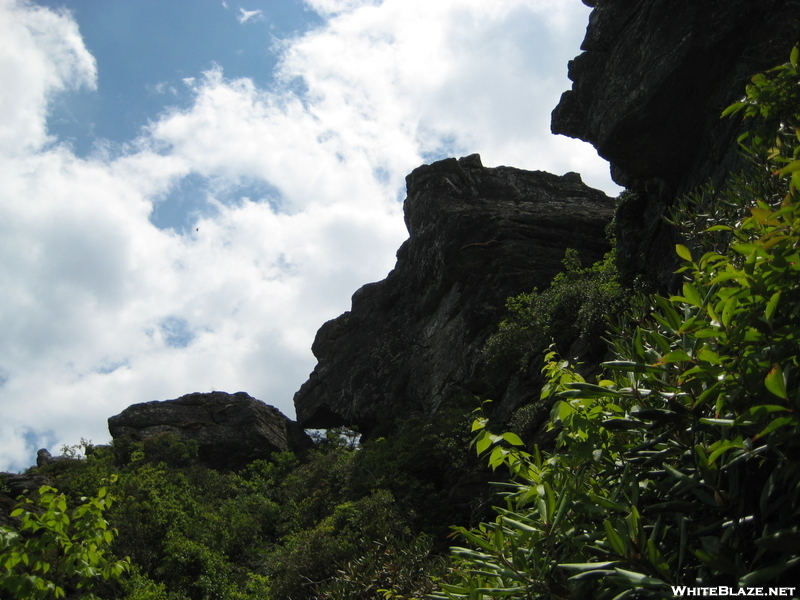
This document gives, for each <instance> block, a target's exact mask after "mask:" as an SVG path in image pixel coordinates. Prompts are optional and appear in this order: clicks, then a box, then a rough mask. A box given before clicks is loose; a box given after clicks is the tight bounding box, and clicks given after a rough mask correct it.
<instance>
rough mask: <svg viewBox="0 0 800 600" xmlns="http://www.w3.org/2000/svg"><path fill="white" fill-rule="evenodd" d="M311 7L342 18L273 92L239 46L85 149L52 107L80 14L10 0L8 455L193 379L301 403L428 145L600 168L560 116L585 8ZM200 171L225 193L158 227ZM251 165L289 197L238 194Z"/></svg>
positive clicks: (97, 427) (66, 77) (95, 433)
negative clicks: (186, 95)
mask: <svg viewBox="0 0 800 600" xmlns="http://www.w3.org/2000/svg"><path fill="white" fill-rule="evenodd" d="M309 4H310V5H311V6H312V7H313V8H314V9H315V10H318V11H319V12H320V14H322V15H323V16H326V17H327V19H328V20H327V22H326V24H325V25H324V26H323V27H321V28H318V29H316V30H313V31H311V32H308V33H306V34H305V35H304V36H303V37H300V38H298V39H294V40H290V41H289V42H287V43H286V44H285V46H284V52H285V54H284V60H283V62H282V64H281V67H280V72H279V78H278V83H277V84H276V86H275V87H274V88H273V89H270V90H265V89H260V88H258V87H257V86H255V85H254V83H253V82H252V81H251V80H249V79H236V80H230V79H226V78H225V76H224V70H223V67H224V65H223V67H215V68H213V69H211V70H210V71H208V72H206V73H204V74H202V75H198V76H197V77H194V78H193V77H187V78H185V79H184V81H185V82H186V84H187V86H189V88H190V90H191V91H192V93H193V94H194V101H193V103H192V105H191V106H189V107H188V108H175V109H173V110H172V111H169V112H166V113H164V114H162V115H159V116H155V117H154V118H153V120H152V122H151V124H150V125H149V126H148V127H147V128H146V129H145V130H143V131H142V134H141V136H140V137H139V138H138V139H136V140H132V141H131V143H130V144H129V145H128V147H127V150H126V152H125V153H124V154H122V155H116V154H114V153H112V152H111V151H106V152H101V151H98V152H97V154H96V155H95V156H93V157H91V158H88V159H80V158H77V157H76V156H75V155H74V154H72V152H71V151H70V150H69V149H68V148H67V147H63V146H59V145H57V144H53V143H51V142H53V140H49V138H48V137H47V132H46V126H45V123H46V116H47V106H48V101H49V100H50V99H51V98H52V96H53V94H54V93H56V92H59V91H63V90H68V89H71V88H74V87H75V86H77V85H84V86H89V87H92V86H94V85H95V83H94V82H95V77H96V68H95V63H94V59H93V58H92V57H91V55H89V53H88V52H87V51H86V49H85V48H84V46H83V44H82V42H81V40H80V36H79V33H78V31H77V27H76V25H75V23H74V22H73V21H72V19H71V18H70V16H69V15H68V14H61V13H53V12H50V11H47V10H45V9H40V8H37V7H34V6H32V5H29V4H26V3H22V2H9V1H8V0H5V1H1V0H0V40H2V41H0V75H2V74H7V75H9V77H16V78H17V80H18V83H19V86H14V87H13V88H12V87H11V86H7V85H4V86H3V87H2V88H0V102H2V110H0V277H1V278H2V281H3V286H0V330H1V331H3V336H1V337H0V439H3V440H4V443H3V444H2V445H0V469H2V468H8V467H9V466H11V467H13V468H21V467H24V466H27V465H28V464H30V463H31V462H32V460H33V457H35V449H36V448H35V447H34V446H35V445H37V444H42V445H45V444H48V445H50V446H51V448H55V449H58V447H59V445H60V444H62V443H74V442H76V441H77V440H79V439H80V438H81V437H87V438H92V439H93V440H94V441H95V442H103V441H105V440H106V439H108V434H107V431H106V425H105V420H106V419H107V417H109V416H111V415H113V414H115V413H117V412H119V411H121V410H122V409H124V408H125V407H126V406H127V405H129V404H131V403H134V402H142V401H147V400H154V399H167V398H174V397H177V396H179V395H182V394H184V393H189V392H193V391H210V390H212V389H222V390H226V391H230V392H235V391H239V390H243V391H247V392H249V393H251V394H252V395H254V396H256V397H259V398H261V399H262V400H264V401H266V402H268V403H270V404H274V405H276V406H278V407H279V408H280V409H281V410H283V411H284V412H285V413H287V414H289V415H292V414H293V407H292V405H291V400H292V395H293V393H294V392H295V391H296V390H297V389H298V388H299V386H300V384H301V383H302V382H303V381H304V380H305V378H306V377H307V374H308V372H309V371H310V370H311V368H312V367H313V364H314V360H313V357H312V356H311V353H310V346H311V342H312V340H313V336H314V334H315V332H316V330H317V329H318V328H319V326H320V325H321V324H322V323H323V322H324V321H325V320H327V319H330V318H332V317H335V316H336V315H338V314H340V313H341V312H342V311H344V310H347V309H348V308H349V298H350V296H351V294H352V293H353V292H354V291H355V290H356V289H357V288H358V287H360V286H361V285H363V284H364V283H367V282H369V281H375V280H378V279H381V278H382V277H384V276H385V275H386V273H387V272H388V270H389V269H390V268H391V267H392V265H393V264H394V253H395V251H396V249H397V247H398V246H399V244H400V243H401V242H402V240H403V239H404V237H405V235H406V233H405V229H404V225H403V219H402V210H401V205H400V203H399V202H398V196H399V197H400V198H402V190H403V180H404V177H405V175H406V174H407V173H408V172H409V171H410V170H411V169H412V168H414V167H416V166H418V165H419V164H421V163H422V162H424V160H426V158H427V157H430V156H433V155H436V156H439V155H442V154H443V153H445V152H451V153H454V154H465V153H468V152H474V151H480V152H481V153H482V155H483V157H484V162H485V163H486V164H500V163H506V164H513V165H515V166H520V167H526V168H534V169H545V170H551V171H553V172H556V173H563V172H565V171H568V170H577V171H580V172H582V173H583V174H584V175H587V174H588V175H589V176H590V177H587V179H590V180H591V178H592V177H594V178H595V179H596V180H597V181H603V182H604V183H605V184H606V185H607V184H608V178H607V176H603V175H602V172H603V171H604V170H606V171H607V168H606V167H605V165H604V163H602V161H600V160H599V159H597V158H596V157H595V156H594V152H593V151H592V150H591V148H589V147H588V146H585V145H581V144H579V143H577V142H574V141H572V140H566V139H564V138H553V137H552V136H550V135H549V128H548V119H549V113H550V110H551V109H552V107H553V106H554V105H555V103H556V102H557V100H558V96H559V94H560V93H561V91H563V89H565V88H566V87H567V85H568V84H567V82H566V79H565V77H564V73H565V71H566V61H567V60H568V59H569V58H571V57H572V56H573V55H574V54H575V53H576V52H577V48H578V45H579V43H580V39H581V37H582V30H583V26H584V23H585V19H586V13H587V9H586V8H585V7H582V6H581V5H580V3H578V2H575V3H564V2H562V0H550V1H547V2H530V1H529V0H524V1H523V0H514V1H512V0H504V1H501V0H498V1H497V2H493V3H487V2H485V0H482V1H480V2H479V1H477V0H438V1H437V2H435V3H431V2H429V1H428V0H424V1H423V0H402V1H398V0H385V1H384V2H383V3H380V4H378V3H375V2H363V1H361V2H360V1H354V0H313V1H309ZM245 12H246V11H243V15H244V14H245ZM248 18H251V17H248ZM542 53H545V55H544V56H547V53H550V54H551V55H552V56H549V57H547V58H546V59H545V58H543V54H542ZM298 81H302V85H300V86H298V85H297V82H298ZM298 89H303V90H305V91H304V92H302V93H300V92H296V91H293V90H298ZM12 90H14V91H12ZM190 175H192V176H194V175H197V176H201V177H202V178H204V181H207V182H209V185H208V188H207V193H208V194H209V201H210V206H212V207H213V210H208V211H205V212H203V213H202V214H199V215H198V217H197V222H196V223H195V224H194V226H193V227H191V228H190V230H189V231H187V232H185V233H182V234H181V233H178V232H174V231H172V230H159V229H157V228H156V227H154V226H153V225H152V224H151V222H150V220H149V217H150V215H151V211H152V209H153V206H154V205H155V204H157V203H158V202H164V201H165V200H164V199H165V198H166V197H167V196H168V194H169V192H170V190H171V189H173V188H174V186H175V185H177V184H178V182H180V181H181V180H182V179H183V178H184V177H187V176H190ZM604 177H605V178H604ZM254 181H255V182H264V183H265V185H267V184H268V188H269V189H270V190H274V193H273V192H270V196H269V197H268V198H262V197H259V196H255V197H253V196H252V195H251V197H249V198H237V197H235V196H234V197H233V199H232V195H233V194H235V193H236V190H238V189H240V187H241V186H242V185H243V184H246V183H248V182H254Z"/></svg>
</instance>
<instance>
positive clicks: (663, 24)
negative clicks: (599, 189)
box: [552, 0, 800, 288]
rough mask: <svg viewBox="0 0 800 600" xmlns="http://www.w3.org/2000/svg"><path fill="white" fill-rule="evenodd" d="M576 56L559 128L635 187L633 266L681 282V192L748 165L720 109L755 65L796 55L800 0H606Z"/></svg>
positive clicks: (736, 122) (735, 122) (624, 218)
mask: <svg viewBox="0 0 800 600" xmlns="http://www.w3.org/2000/svg"><path fill="white" fill-rule="evenodd" d="M586 3H587V4H589V5H590V6H594V7H595V8H594V10H593V11H592V13H591V15H590V18H589V26H588V28H587V31H586V37H585V39H584V41H583V44H582V46H581V49H582V50H583V51H584V52H583V54H581V55H580V56H578V57H577V58H575V59H574V60H572V61H570V63H569V69H568V71H569V77H570V79H571V80H572V81H573V85H572V89H571V90H569V91H567V92H565V93H564V95H563V96H562V98H561V101H560V103H559V104H558V106H557V107H556V108H555V110H554V111H553V116H552V131H553V133H560V134H564V135H567V136H570V137H575V138H580V139H582V140H585V141H587V142H590V143H592V144H593V145H594V147H595V148H596V149H597V151H598V153H599V154H600V156H602V157H604V158H606V159H607V160H608V161H610V163H611V174H612V177H613V178H614V180H615V181H616V182H617V183H619V184H620V185H622V186H625V187H626V188H628V189H629V190H632V191H634V192H636V197H635V200H631V201H630V202H629V203H628V205H627V206H626V207H625V210H623V211H621V213H620V215H619V216H618V218H617V225H618V232H617V238H618V240H619V248H618V255H619V258H620V260H621V261H622V265H621V266H622V267H623V269H624V270H626V271H627V272H629V273H630V275H631V277H632V276H634V275H637V274H642V273H647V274H648V275H649V276H650V277H649V278H650V279H651V280H653V281H655V282H656V283H657V284H659V285H660V286H661V287H662V288H669V287H671V286H672V285H674V283H675V278H674V274H673V272H674V270H675V268H676V262H677V259H676V258H675V253H674V251H673V248H674V243H675V241H676V239H675V234H674V232H673V231H672V230H671V229H670V228H669V227H666V226H665V224H664V223H663V219H662V217H663V216H664V214H665V212H666V211H667V209H668V207H669V205H671V203H672V202H673V200H674V199H675V197H676V196H679V195H682V194H685V193H687V192H690V191H692V190H694V189H696V188H697V187H698V186H700V185H702V184H705V183H707V182H712V183H715V184H718V183H719V182H721V181H722V180H724V178H725V177H726V176H727V174H728V173H729V172H730V171H731V170H736V169H738V168H739V167H740V166H741V159H740V157H739V154H738V148H737V143H736V138H737V137H738V135H739V134H740V133H741V120H740V119H738V118H737V119H720V113H721V112H722V111H723V109H724V108H725V107H726V106H728V105H729V104H731V103H733V102H735V101H736V100H737V99H739V98H740V97H741V96H742V95H743V93H744V86H745V84H746V83H747V82H748V80H749V78H750V77H751V76H752V75H753V74H754V73H756V72H759V71H763V70H765V69H768V68H770V67H772V66H774V65H776V64H778V63H781V62H784V61H786V60H787V59H788V56H789V51H790V50H791V47H792V44H794V43H796V42H797V41H798V39H800V35H799V33H800V31H799V30H798V19H797V16H798V15H799V14H800V2H798V0H758V1H757V2H754V1H753V0H704V1H703V2H698V1H697V0H648V1H647V2H640V1H634V0H602V1H591V2H586Z"/></svg>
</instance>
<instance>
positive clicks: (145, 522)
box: [0, 406, 486, 600]
mask: <svg viewBox="0 0 800 600" xmlns="http://www.w3.org/2000/svg"><path fill="white" fill-rule="evenodd" d="M470 410H471V406H469V407H464V408H453V409H451V410H445V411H441V412H440V413H439V414H437V415H435V416H434V417H423V416H419V417H416V418H409V419H406V420H404V421H403V422H402V423H401V424H400V425H399V426H398V428H397V431H396V432H395V433H394V435H392V436H391V438H383V439H375V440H370V441H368V442H365V443H364V444H363V445H359V444H357V443H355V438H356V436H354V434H352V432H347V431H329V432H327V435H325V436H320V438H319V439H318V443H317V446H316V448H315V449H314V450H312V451H311V452H309V454H308V455H306V456H302V457H300V456H295V455H293V454H291V453H282V454H277V455H274V456H273V458H272V460H271V461H269V462H267V461H257V462H254V463H252V464H250V465H249V466H248V467H247V468H245V469H243V470H241V471H239V472H229V473H221V472H218V471H216V470H213V469H209V468H206V467H204V466H202V465H201V464H198V462H197V454H198V453H197V447H196V445H194V444H193V443H191V442H187V441H184V440H181V439H180V438H178V437H177V436H175V435H172V434H164V435H161V436H157V437H153V438H150V439H148V440H146V441H144V442H130V441H125V440H117V441H115V443H114V444H113V445H112V446H111V447H92V446H91V445H88V444H84V447H85V449H86V454H87V456H86V458H84V459H82V460H74V461H58V462H54V463H52V464H49V465H45V466H43V467H39V468H36V469H32V471H35V472H36V473H37V474H45V475H49V476H50V477H51V478H52V479H53V481H54V484H55V485H56V486H57V487H58V489H59V490H60V491H61V493H60V494H57V493H56V492H55V490H53V489H51V488H43V489H41V490H40V492H39V493H38V494H31V498H30V499H26V500H25V501H24V504H23V505H22V506H21V507H20V509H18V511H17V512H15V513H14V515H15V516H16V515H23V513H24V515H25V517H24V518H25V519H28V520H35V521H36V522H37V523H39V524H41V527H40V528H38V529H35V530H34V531H33V532H32V535H28V533H27V531H26V526H23V529H22V531H21V532H20V534H19V535H18V534H17V533H16V532H13V531H10V530H4V529H2V530H0V531H3V536H4V537H2V538H0V570H2V572H0V582H1V583H0V598H4V599H5V598H26V599H27V598H43V599H44V598H58V597H64V594H66V595H67V597H79V598H88V597H90V596H89V595H88V594H89V593H90V592H89V591H90V590H91V591H92V592H93V593H94V594H96V595H97V596H98V597H101V598H106V599H111V598H125V599H127V600H201V599H212V598H213V599H220V600H223V599H224V600H239V599H245V598H259V599H264V598H276V599H277V598H280V599H286V600H289V599H302V598H321V597H324V598H331V599H341V600H345V599H355V600H358V599H370V598H375V597H376V595H377V594H378V590H379V589H384V590H386V592H381V594H383V593H387V594H394V595H395V597H398V598H400V597H405V598H422V597H424V595H425V594H426V593H427V592H429V591H432V589H433V582H432V580H431V578H430V576H431V575H435V574H436V573H437V572H443V571H444V568H445V566H446V560H445V559H444V558H443V556H442V555H443V554H446V551H447V547H448V546H449V539H448V538H447V535H448V534H449V529H448V526H449V525H450V524H451V523H454V522H460V523H463V524H468V523H470V522H471V520H472V522H477V520H476V519H479V518H481V517H485V516H486V512H485V508H483V509H482V506H481V502H482V501H484V500H483V499H482V498H480V497H469V498H467V499H466V501H463V500H461V501H459V499H458V498H454V497H453V495H452V494H451V491H452V490H453V489H454V488H455V489H457V486H456V484H457V482H458V480H459V478H460V477H461V476H462V475H463V474H464V473H466V472H468V471H469V470H470V468H471V467H472V466H474V463H475V462H476V461H475V460H474V459H472V458H471V457H470V453H469V452H468V444H469V434H468V429H469V422H468V418H467V417H468V415H469V411H470ZM470 461H472V464H471V463H470ZM111 498H114V499H115V501H114V502H113V503H112V502H111V500H110V499H111ZM55 506H58V510H59V512H58V514H57V515H55V516H54V517H53V516H52V515H50V513H47V512H46V513H44V516H39V513H40V511H41V509H46V510H50V509H51V507H55ZM68 506H69V507H73V506H74V507H78V508H75V509H72V510H69V509H68ZM84 507H88V508H84ZM98 507H100V508H102V510H99V508H98ZM87 510H88V512H87ZM482 510H483V512H482ZM51 512H52V511H51ZM48 515H50V516H48ZM62 517H63V519H64V524H63V525H62V523H61V519H62ZM89 517H91V519H90V520H91V523H90V525H91V527H89V526H82V525H80V524H81V523H84V522H87V523H88V521H87V519H89ZM26 522H27V521H26ZM70 523H71V524H74V525H76V526H78V529H77V530H76V529H75V528H74V527H72V525H71V524H70ZM28 529H30V528H28ZM62 529H66V530H67V531H68V533H69V535H70V536H71V540H75V541H76V542H77V538H79V537H81V535H77V536H76V533H78V534H80V533H82V534H83V535H82V539H81V541H80V543H81V544H84V545H86V544H87V543H91V544H93V545H92V548H91V550H90V551H89V553H88V554H87V553H86V552H83V550H81V548H79V547H77V546H74V545H72V544H71V541H70V540H67V539H66V538H65V537H64V536H61V537H60V538H59V537H58V535H60V531H61V530H62ZM42 534H44V535H42ZM51 534H58V535H56V536H55V537H54V536H53V535H51ZM51 538H53V539H52V541H48V542H47V543H46V544H45V542H44V541H43V540H45V539H47V540H49V539H51ZM56 538H57V539H56ZM79 551H80V552H82V554H80V556H78V554H79ZM114 557H120V558H121V557H128V558H127V559H125V560H122V561H121V560H120V558H114ZM65 561H72V562H73V563H75V564H78V565H79V568H78V569H77V570H76V569H72V568H71V567H69V566H65ZM76 561H77V562H76ZM109 565H110V566H109ZM92 577H93V578H92ZM34 589H36V590H42V591H41V593H38V592H37V594H38V595H35V594H33V593H32V592H31V590H34ZM58 589H60V590H62V591H63V592H59V591H58ZM3 590H5V591H3ZM71 594H75V595H74V596H72V595H71Z"/></svg>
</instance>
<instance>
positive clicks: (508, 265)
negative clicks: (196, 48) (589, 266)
mask: <svg viewBox="0 0 800 600" xmlns="http://www.w3.org/2000/svg"><path fill="white" fill-rule="evenodd" d="M406 183H407V190H408V197H407V199H406V201H405V206H404V209H405V220H406V226H407V228H408V232H409V234H410V237H409V239H408V240H407V241H406V242H405V243H404V244H403V245H402V246H401V247H400V249H399V250H398V252H397V264H396V266H395V268H394V270H393V271H392V272H391V273H389V275H388V276H387V277H386V279H385V280H383V281H380V282H378V283H371V284H368V285H365V286H364V287H362V288H361V289H359V290H358V291H357V292H356V293H355V294H354V295H353V301H352V309H351V310H350V311H349V312H346V313H344V314H343V315H341V316H340V317H338V318H336V319H334V320H332V321H329V322H327V323H325V324H324V325H323V326H322V328H321V329H320V330H319V332H318V333H317V336H316V339H315V340H314V344H313V346H312V351H313V352H314V356H316V357H317V359H318V361H319V362H318V364H317V366H316V368H315V369H314V371H313V373H311V376H310V378H309V380H308V381H307V382H306V383H305V384H304V385H303V386H302V388H301V389H300V391H298V392H297V394H295V398H294V402H295V408H296V410H297V419H298V422H299V423H300V424H301V425H302V426H303V427H307V428H328V427H333V426H338V425H349V426H353V425H355V426H357V427H358V428H359V430H360V431H361V432H362V433H364V434H369V433H370V432H372V431H373V430H374V429H375V428H376V427H380V426H382V425H387V424H390V423H392V421H393V420H394V418H395V417H396V416H398V415H404V414H409V413H411V412H415V411H423V412H425V413H431V412H433V411H435V410H436V409H437V407H438V406H439V405H440V404H441V403H443V402H446V401H448V400H449V399H451V398H453V397H454V396H456V395H463V394H468V395H470V396H473V395H475V394H481V395H492V396H493V397H494V399H495V400H497V401H498V402H499V403H500V405H501V406H502V407H503V410H504V411H505V413H510V410H512V409H513V407H514V406H516V405H519V404H521V403H523V402H525V401H528V400H530V399H531V397H533V396H534V395H535V394H538V391H537V390H536V389H534V388H532V387H530V386H519V385H516V386H509V387H501V388H497V387H496V385H495V384H494V383H492V382H491V381H490V379H491V378H490V377H488V376H487V374H485V373H483V368H482V366H483V359H482V355H481V349H482V347H483V344H484V342H485V340H486V338H487V337H488V336H489V335H490V334H491V333H493V332H494V331H495V329H496V327H497V325H498V322H499V321H500V319H501V318H502V316H503V314H504V311H505V301H506V299H507V298H508V297H509V296H512V295H515V294H519V293H521V292H529V291H531V290H532V289H533V288H535V287H538V288H540V289H542V288H544V287H546V286H547V285H548V284H549V283H550V281H551V280H552V278H553V277H554V276H555V275H556V274H557V273H558V272H560V271H561V270H563V267H562V264H561V261H562V259H563V258H564V252H565V249H566V248H568V247H572V248H576V249H578V250H579V252H580V253H581V256H582V257H583V259H584V260H585V261H586V262H589V261H596V260H598V259H600V258H601V257H602V255H603V254H604V253H605V252H606V251H607V250H608V244H607V242H606V239H605V234H604V228H605V226H606V224H607V223H608V222H609V220H610V219H611V215H612V211H613V200H612V199H610V198H608V197H607V196H606V195H605V194H603V193H602V192H600V191H598V190H593V189H591V188H589V187H587V186H586V185H584V184H583V182H582V181H581V178H580V176H578V175H577V174H575V173H568V174H566V175H564V176H562V177H559V176H556V175H551V174H549V173H543V172H529V171H523V170H520V169H513V168H510V167H497V168H494V169H490V168H485V167H483V166H482V164H481V161H480V157H479V156H478V155H472V156H469V157H466V158H462V159H460V160H456V159H452V158H451V159H447V160H443V161H439V162H436V163H434V164H431V165H426V166H422V167H420V168H418V169H416V170H415V171H414V172H413V173H411V175H409V176H408V177H407V179H406ZM493 386H495V387H493ZM512 388H513V389H512Z"/></svg>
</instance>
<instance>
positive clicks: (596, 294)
mask: <svg viewBox="0 0 800 600" xmlns="http://www.w3.org/2000/svg"><path fill="white" fill-rule="evenodd" d="M563 264H564V267H565V271H564V272H563V273H559V274H558V275H556V277H555V279H553V282H552V284H551V285H550V287H549V288H547V289H546V290H544V291H542V292H539V291H538V290H534V291H532V292H530V293H527V294H520V295H519V296H514V297H512V298H509V300H508V302H507V304H506V308H507V309H508V311H509V316H508V318H506V319H505V320H504V321H502V322H501V323H500V326H499V327H498V331H497V333H495V334H494V335H492V336H491V337H490V338H489V339H488V340H487V342H486V347H485V350H484V352H485V354H486V356H487V358H488V359H489V361H490V363H491V364H492V365H493V367H495V368H499V369H501V370H508V369H509V368H511V369H513V370H526V369H527V368H528V367H529V366H530V364H531V361H532V360H534V359H538V357H540V356H541V354H542V352H543V351H544V350H545V349H546V348H547V347H548V346H549V345H550V344H551V343H552V342H555V344H556V346H557V347H558V348H559V350H560V351H561V352H562V353H564V354H566V353H567V352H568V351H569V349H570V346H571V345H572V344H573V343H574V342H575V341H576V340H578V339H579V338H581V339H584V340H586V341H587V342H588V343H590V344H592V345H595V346H597V345H599V346H602V342H601V341H600V340H599V338H600V336H601V335H602V333H603V332H604V331H605V319H606V316H607V315H609V314H612V313H615V312H619V311H621V310H623V309H624V307H625V306H626V296H627V294H626V292H625V290H624V289H623V288H622V286H620V284H619V283H618V281H617V274H616V268H615V266H614V252H613V251H612V252H610V253H609V254H608V255H606V257H605V259H604V260H602V261H600V262H598V263H597V264H595V265H593V266H591V267H589V268H583V267H581V262H580V257H579V256H578V253H577V251H576V250H573V249H571V248H568V249H567V251H566V255H565V257H564V260H563Z"/></svg>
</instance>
